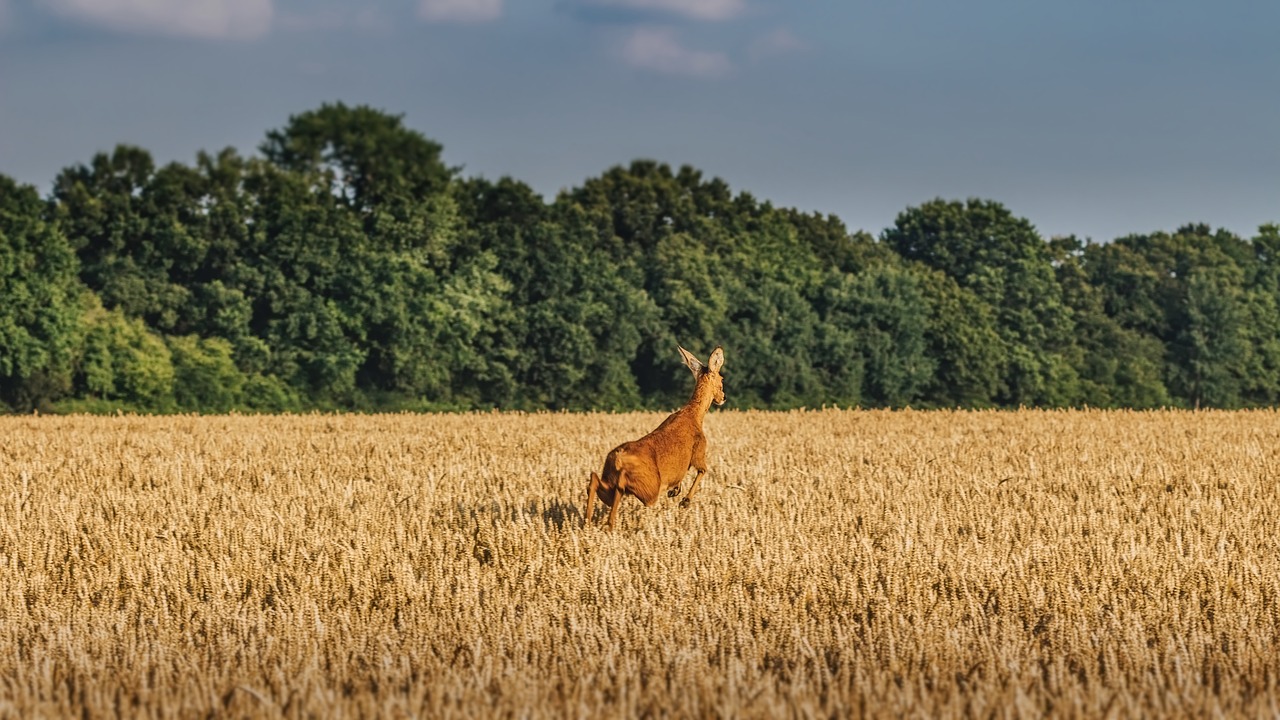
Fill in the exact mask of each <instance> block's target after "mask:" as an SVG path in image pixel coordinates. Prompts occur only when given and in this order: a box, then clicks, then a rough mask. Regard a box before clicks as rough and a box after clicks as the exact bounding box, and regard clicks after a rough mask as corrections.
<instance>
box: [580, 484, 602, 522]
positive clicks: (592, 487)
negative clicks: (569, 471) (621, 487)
mask: <svg viewBox="0 0 1280 720" xmlns="http://www.w3.org/2000/svg"><path fill="white" fill-rule="evenodd" d="M599 489H600V476H599V475H597V474H595V473H594V472H592V473H591V482H590V483H589V484H588V485H587V510H586V513H585V514H584V515H583V516H582V526H583V527H586V526H587V523H589V522H591V511H592V509H594V507H595V502H596V491H597V490H599Z"/></svg>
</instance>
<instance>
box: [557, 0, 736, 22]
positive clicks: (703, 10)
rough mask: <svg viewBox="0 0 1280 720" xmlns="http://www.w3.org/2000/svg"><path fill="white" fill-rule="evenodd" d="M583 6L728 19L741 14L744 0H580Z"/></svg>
mask: <svg viewBox="0 0 1280 720" xmlns="http://www.w3.org/2000/svg"><path fill="white" fill-rule="evenodd" d="M581 4H582V5H584V6H592V7H598V8H618V9H625V10H633V11H640V12H650V13H665V14H670V15H677V16H680V17H683V18H689V19H692V20H728V19H730V18H734V17H737V16H738V15H741V14H742V11H743V10H745V9H746V0H581Z"/></svg>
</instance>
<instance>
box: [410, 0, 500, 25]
mask: <svg viewBox="0 0 1280 720" xmlns="http://www.w3.org/2000/svg"><path fill="white" fill-rule="evenodd" d="M418 17H420V18H422V19H423V20H426V21H427V22H460V23H479V22H489V21H491V20H497V19H498V18H500V17H502V0H420V1H419V3H418Z"/></svg>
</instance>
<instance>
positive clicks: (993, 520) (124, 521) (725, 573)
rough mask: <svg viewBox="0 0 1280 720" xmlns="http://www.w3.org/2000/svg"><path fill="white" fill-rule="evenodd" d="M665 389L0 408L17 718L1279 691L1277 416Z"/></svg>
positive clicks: (1195, 703)
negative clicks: (700, 468)
mask: <svg viewBox="0 0 1280 720" xmlns="http://www.w3.org/2000/svg"><path fill="white" fill-rule="evenodd" d="M660 419H661V416H660V415H654V414H628V415H608V414H589V415H570V414H536V415H524V414H471V415H445V416H420V415H393V416H321V415H315V416H302V417H234V416H233V417H212V418H194V417H168V418H139V417H110V418H91V417H76V418H46V417H8V418H0V481H2V484H0V716H4V717H41V716H43V717H55V716H57V717H70V716H83V717H99V716H111V715H126V716H130V717H150V716H156V717H159V716H181V717H192V716H203V715H208V714H214V715H219V716H226V715H229V716H262V717H278V716H285V717H302V716H321V717H342V716H372V715H379V716H383V717H429V718H449V717H476V716H515V717H600V716H610V717H643V716H660V715H675V716H696V717H709V716H723V717H790V716H799V717H809V716H830V715H833V714H834V715H836V716H850V715H854V716H858V715H874V716H881V717H888V716H904V717H948V716H983V717H987V716H993V715H994V716H1000V717H1003V716H1033V717H1034V716H1041V715H1044V714H1046V713H1049V714H1053V715H1055V716H1064V717H1069V716H1087V717H1103V716H1117V717H1138V716H1147V717H1150V716H1169V715H1195V716H1201V717H1205V716H1215V715H1220V714H1225V715H1235V716H1241V715H1246V716H1260V715H1263V716H1275V715H1276V714H1277V713H1280V691H1278V685H1280V651H1278V650H1277V648H1280V524H1278V522H1277V519H1278V518H1280V488H1278V487H1277V479H1278V477H1280V414H1278V413H1275V412H1247V413H1223V412H1199V413H1191V412H1156V413H1126V412H1114V413H1107V412H1030V411H1025V412H1017V413H1014V412H975V413H967V412H961V413H953V412H909V411H908V412H866V411H835V410H831V411H814V412H795V413H753V412H731V411H712V412H711V414H709V415H708V417H707V421H706V432H707V435H708V438H709V453H708V457H709V461H710V464H711V474H710V475H709V476H708V477H707V478H706V479H705V480H704V481H703V485H702V488H701V489H700V491H699V496H698V497H697V499H696V500H695V501H694V503H693V505H692V506H691V507H689V508H688V509H681V508H679V507H678V505H677V501H676V500H668V499H666V498H663V499H662V500H660V501H659V503H658V505H657V506H655V507H654V508H644V507H642V506H641V505H640V504H639V503H638V502H636V501H635V500H634V499H630V498H629V499H628V500H627V502H626V504H624V505H623V507H622V509H621V511H620V513H619V518H618V531H617V532H615V533H613V534H609V533H607V532H605V531H604V530H603V527H602V525H599V524H596V525H592V526H589V527H587V528H585V529H583V528H581V527H580V523H581V520H582V518H581V508H582V507H583V506H584V497H583V493H584V490H585V486H586V481H587V477H588V474H589V472H590V471H591V470H593V469H599V464H600V462H601V461H602V459H603V457H604V454H605V452H606V451H608V450H609V448H611V447H612V446H613V445H614V444H616V443H617V442H619V441H621V440H624V439H629V438H632V437H635V436H638V435H640V434H643V432H645V431H647V430H648V429H650V428H651V427H652V426H653V425H655V424H656V423H657V421H658V420H660ZM685 487H686V488H687V487H688V483H687V482H686V485H685ZM603 513H604V510H603V509H598V510H597V515H598V516H599V515H602V514H603ZM601 519H602V518H601V517H598V518H597V521H599V520H601Z"/></svg>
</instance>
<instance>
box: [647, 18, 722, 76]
mask: <svg viewBox="0 0 1280 720" xmlns="http://www.w3.org/2000/svg"><path fill="white" fill-rule="evenodd" d="M622 58H623V60H625V61H626V62H627V64H629V65H631V66H632V67H636V68H641V69H644V70H652V71H655V72H660V73H665V74H668V75H686V76H692V77H703V78H711V77H718V76H721V75H724V74H725V73H727V72H729V70H730V69H731V67H732V65H731V63H730V62H729V58H728V57H727V56H726V55H725V54H724V53H718V52H710V51H706V50H692V49H689V48H686V47H684V46H683V45H681V44H680V40H679V38H678V37H677V36H676V33H675V31H674V30H672V29H671V28H664V27H640V28H636V29H634V30H632V31H631V33H630V35H628V36H627V39H626V41H625V42H624V43H623V44H622Z"/></svg>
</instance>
